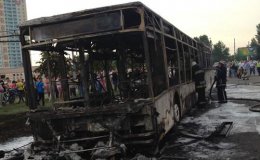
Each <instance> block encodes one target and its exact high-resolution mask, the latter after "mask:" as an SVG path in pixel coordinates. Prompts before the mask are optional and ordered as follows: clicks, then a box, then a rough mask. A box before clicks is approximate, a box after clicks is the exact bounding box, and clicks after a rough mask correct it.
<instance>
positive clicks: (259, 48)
mask: <svg viewBox="0 0 260 160" xmlns="http://www.w3.org/2000/svg"><path fill="white" fill-rule="evenodd" d="M252 45H253V46H252ZM251 46H252V47H255V49H256V57H257V59H260V23H259V24H258V25H257V26H256V35H255V39H254V41H251Z"/></svg>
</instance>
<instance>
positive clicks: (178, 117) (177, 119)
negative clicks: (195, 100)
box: [173, 104, 181, 122]
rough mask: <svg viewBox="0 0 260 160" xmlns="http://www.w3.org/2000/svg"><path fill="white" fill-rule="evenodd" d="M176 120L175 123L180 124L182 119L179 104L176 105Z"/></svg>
mask: <svg viewBox="0 0 260 160" xmlns="http://www.w3.org/2000/svg"><path fill="white" fill-rule="evenodd" d="M173 108H174V120H175V122H179V121H180V119H181V112H180V107H179V105H178V104H174V106H173Z"/></svg>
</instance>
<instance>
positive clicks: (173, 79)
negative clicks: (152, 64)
mask: <svg viewBox="0 0 260 160" xmlns="http://www.w3.org/2000/svg"><path fill="white" fill-rule="evenodd" d="M165 49H166V54H167V67H168V77H169V85H170V86H173V85H177V84H178V83H179V67H178V53H177V47H176V40H174V39H171V38H168V37H165Z"/></svg>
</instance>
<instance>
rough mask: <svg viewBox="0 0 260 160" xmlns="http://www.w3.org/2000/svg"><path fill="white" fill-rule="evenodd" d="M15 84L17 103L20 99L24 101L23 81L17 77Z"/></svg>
mask: <svg viewBox="0 0 260 160" xmlns="http://www.w3.org/2000/svg"><path fill="white" fill-rule="evenodd" d="M16 86H17V92H18V97H19V101H18V103H20V102H21V101H22V102H24V99H23V97H24V83H23V82H21V80H20V79H18V80H17V83H16Z"/></svg>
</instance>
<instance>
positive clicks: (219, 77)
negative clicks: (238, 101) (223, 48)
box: [215, 61, 227, 103]
mask: <svg viewBox="0 0 260 160" xmlns="http://www.w3.org/2000/svg"><path fill="white" fill-rule="evenodd" d="M215 80H216V82H217V84H216V87H217V90H218V101H219V103H227V93H226V91H225V89H226V83H227V68H226V67H225V65H224V62H223V61H220V62H219V63H218V66H217V68H216V76H215Z"/></svg>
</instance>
